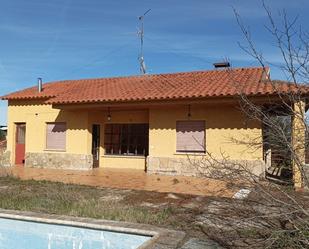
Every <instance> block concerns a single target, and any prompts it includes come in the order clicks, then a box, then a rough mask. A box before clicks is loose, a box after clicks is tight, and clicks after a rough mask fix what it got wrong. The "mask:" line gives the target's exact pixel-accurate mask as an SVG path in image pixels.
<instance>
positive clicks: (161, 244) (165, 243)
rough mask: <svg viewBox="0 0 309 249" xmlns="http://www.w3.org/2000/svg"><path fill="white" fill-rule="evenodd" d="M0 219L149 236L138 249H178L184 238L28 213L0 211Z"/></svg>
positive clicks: (133, 227)
mask: <svg viewBox="0 0 309 249" xmlns="http://www.w3.org/2000/svg"><path fill="white" fill-rule="evenodd" d="M0 218H6V219H16V220H23V221H34V222H40V223H48V224H54V225H65V226H75V227H80V228H90V229H97V230H105V231H111V232H119V233H128V234H134V235H142V236H151V237H152V238H151V239H150V240H148V241H146V242H145V243H144V244H142V245H141V246H139V247H138V249H154V248H155V249H172V248H178V246H179V244H180V243H182V241H183V240H184V237H185V233H184V232H182V231H176V230H170V229H165V228H161V227H156V226H152V225H148V224H140V223H130V222H123V221H113V220H103V219H94V218H85V217H74V216H64V215H56V214H43V213H36V212H29V211H17V210H7V209H0Z"/></svg>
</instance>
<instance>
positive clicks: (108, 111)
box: [107, 107, 112, 121]
mask: <svg viewBox="0 0 309 249" xmlns="http://www.w3.org/2000/svg"><path fill="white" fill-rule="evenodd" d="M111 120H112V115H111V110H110V108H109V107H108V108H107V121H111Z"/></svg>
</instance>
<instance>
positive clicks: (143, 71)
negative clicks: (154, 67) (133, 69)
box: [137, 9, 151, 74]
mask: <svg viewBox="0 0 309 249" xmlns="http://www.w3.org/2000/svg"><path fill="white" fill-rule="evenodd" d="M150 11H151V9H149V10H147V11H146V12H145V13H144V14H143V15H142V16H140V17H139V18H138V20H139V21H140V28H139V30H138V33H137V34H138V36H139V38H140V41H141V50H140V54H139V56H138V60H139V64H140V72H141V74H146V64H145V59H144V18H145V16H146V15H147V13H148V12H150Z"/></svg>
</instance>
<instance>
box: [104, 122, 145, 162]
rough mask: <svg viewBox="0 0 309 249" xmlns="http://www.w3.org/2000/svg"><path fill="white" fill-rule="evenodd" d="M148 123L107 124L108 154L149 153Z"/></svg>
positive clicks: (105, 137)
mask: <svg viewBox="0 0 309 249" xmlns="http://www.w3.org/2000/svg"><path fill="white" fill-rule="evenodd" d="M148 131H149V125H148V124H106V125H105V131H104V134H105V136H104V145H105V146H104V147H105V154H106V155H132V156H147V155H148Z"/></svg>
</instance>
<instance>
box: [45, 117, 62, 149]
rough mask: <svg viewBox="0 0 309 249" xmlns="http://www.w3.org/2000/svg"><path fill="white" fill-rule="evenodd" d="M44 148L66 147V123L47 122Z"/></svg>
mask: <svg viewBox="0 0 309 249" xmlns="http://www.w3.org/2000/svg"><path fill="white" fill-rule="evenodd" d="M46 149H48V150H65V149H66V123H47V132H46Z"/></svg>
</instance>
